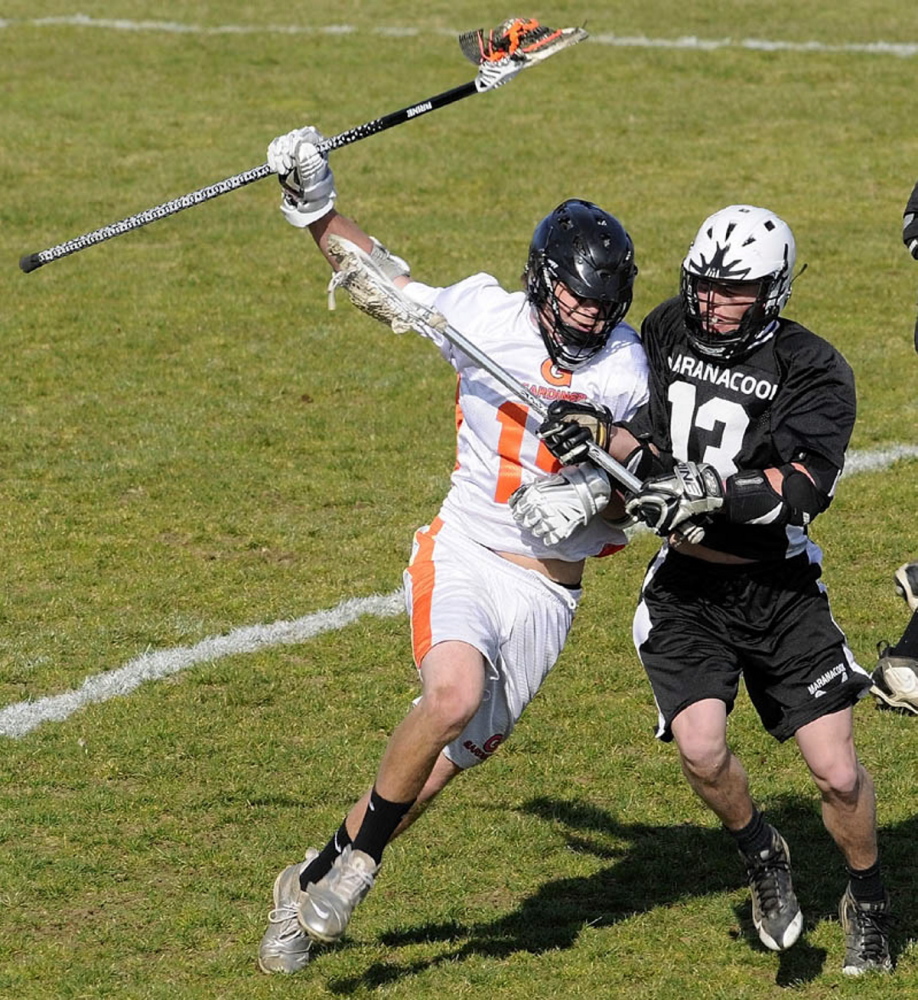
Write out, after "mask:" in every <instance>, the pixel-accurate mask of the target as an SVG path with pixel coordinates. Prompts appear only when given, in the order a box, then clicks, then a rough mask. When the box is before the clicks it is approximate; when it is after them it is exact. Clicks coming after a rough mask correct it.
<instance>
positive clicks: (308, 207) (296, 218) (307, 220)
mask: <svg viewBox="0 0 918 1000" xmlns="http://www.w3.org/2000/svg"><path fill="white" fill-rule="evenodd" d="M337 197H338V194H337V192H336V191H332V192H331V194H329V195H328V196H326V197H325V198H322V199H320V200H319V201H304V202H301V203H300V204H299V205H295V204H294V203H293V202H292V201H290V200H289V198H288V197H287V196H286V195H285V196H284V199H283V200H282V201H281V203H280V210H281V214H282V215H283V216H284V218H285V219H286V220H287V221H288V222H289V223H290V225H291V226H296V228H297V229H305V228H306V227H307V226H310V225H312V223H313V222H318V221H319V219H323V218H325V216H326V215H328V213H329V212H330V211H331V210H332V209H333V208H334V207H335V199H336V198H337Z"/></svg>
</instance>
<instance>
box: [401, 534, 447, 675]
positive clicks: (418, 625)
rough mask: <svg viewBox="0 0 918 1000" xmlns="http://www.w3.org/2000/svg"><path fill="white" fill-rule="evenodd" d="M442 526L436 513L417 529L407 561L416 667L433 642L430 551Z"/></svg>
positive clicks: (433, 576)
mask: <svg viewBox="0 0 918 1000" xmlns="http://www.w3.org/2000/svg"><path fill="white" fill-rule="evenodd" d="M442 527H443V521H442V520H441V519H440V518H439V517H435V518H434V519H433V520H432V521H431V522H430V527H429V528H428V529H427V530H426V531H424V532H420V531H419V532H418V533H417V536H416V537H417V542H418V547H417V549H416V550H415V553H414V556H413V557H412V559H411V562H410V563H409V564H408V575H409V576H410V577H411V648H412V651H413V654H414V662H415V663H416V664H417V666H419V667H420V665H421V660H423V659H424V657H425V656H426V655H427V654H428V653H429V652H430V647H431V645H432V642H433V627H432V625H431V621H430V608H431V603H432V602H433V589H434V583H435V582H436V572H437V571H436V567H435V566H434V561H433V552H434V541H435V539H436V537H437V533H438V532H439V531H440V529H441V528H442Z"/></svg>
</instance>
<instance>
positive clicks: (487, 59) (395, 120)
mask: <svg viewBox="0 0 918 1000" xmlns="http://www.w3.org/2000/svg"><path fill="white" fill-rule="evenodd" d="M586 37H587V33H586V31H585V30H584V29H583V28H558V29H553V28H548V27H546V26H545V25H543V24H539V22H538V21H536V20H533V19H525V18H510V19H508V20H506V21H504V22H503V23H502V24H501V25H500V26H499V27H497V28H494V29H492V30H490V31H484V30H481V29H479V30H478V31H466V32H464V33H463V34H461V35H460V36H459V46H460V48H461V49H462V53H463V55H464V56H466V58H467V59H469V60H471V62H473V63H475V65H476V66H478V73H477V74H476V76H475V79H474V80H470V81H469V82H468V83H465V84H462V85H461V86H459V87H454V88H453V89H452V90H446V91H444V92H443V93H442V94H437V95H435V96H434V97H428V98H427V99H426V100H422V101H418V102H417V103H416V104H411V105H409V106H408V107H406V108H401V109H399V110H398V111H392V112H390V113H389V114H387V115H383V116H382V117H380V118H374V119H373V120H372V121H369V122H366V123H365V124H363V125H357V126H355V127H354V128H349V129H347V131H345V132H341V133H340V134H338V135H334V136H332V137H331V138H328V139H324V140H323V141H322V142H320V143H319V144H318V146H317V149H318V150H319V152H321V153H329V152H331V151H332V150H333V149H340V148H341V147H342V146H347V145H350V143H352V142H359V141H360V140H361V139H366V138H367V137H368V136H371V135H376V133H377V132H382V131H384V130H385V129H388V128H392V127H393V126H395V125H401V124H402V123H404V122H408V121H411V120H412V119H414V118H420V117H421V116H422V115H425V114H428V113H429V112H431V111H436V110H437V109H439V108H443V107H446V105H448V104H452V103H453V102H454V101H461V100H462V99H463V98H465V97H470V96H471V95H472V94H481V93H485V92H486V91H488V90H494V88H495V87H499V86H501V85H502V84H504V83H507V82H508V81H509V80H512V79H513V77H515V76H516V75H517V73H519V72H520V71H521V70H524V69H527V68H528V67H529V66H533V65H535V64H536V63H538V62H542V61H543V60H544V59H547V58H548V57H549V56H553V55H554V54H555V53H556V52H560V51H561V50H562V49H566V48H569V47H570V46H571V45H576V44H577V43H578V42H582V41H583V40H584V39H585V38H586ZM272 172H273V171H272V170H271V168H270V167H269V166H268V164H267V163H263V164H262V165H261V166H260V167H253V168H252V169H251V170H245V171H243V172H242V173H241V174H234V175H233V176H232V177H227V178H226V179H225V180H222V181H218V182H217V183H216V184H211V185H210V186H208V187H204V188H200V189H199V190H197V191H192V192H191V193H190V194H185V195H182V196H181V197H180V198H175V199H174V200H172V201H167V202H164V203H163V204H162V205H157V206H156V207H155V208H148V209H146V210H145V211H143V212H138V213H137V214H136V215H129V216H128V217H127V218H125V219H121V220H120V221H118V222H113V223H111V224H110V225H107V226H103V227H102V228H101V229H95V230H93V231H92V232H89V233H84V234H83V235H82V236H77V237H75V238H74V239H72V240H67V241H66V242H65V243H59V244H58V245H57V246H53V247H49V248H48V249H47V250H39V251H38V252H37V253H31V254H26V255H25V256H24V257H22V258H21V259H20V261H19V267H20V269H21V270H23V271H25V272H26V273H27V274H28V273H29V272H30V271H35V270H37V269H38V268H39V267H42V266H43V265H44V264H49V263H51V261H54V260H58V259H59V258H61V257H67V256H68V255H70V254H73V253H77V252H78V251H80V250H85V249H86V248H87V247H91V246H95V244H96V243H102V242H103V241H104V240H110V239H112V238H113V237H115V236H121V235H122V234H123V233H129V232H130V231H131V230H132V229H139V228H140V227H141V226H145V225H147V224H148V223H150V222H155V221H156V220H157V219H164V218H166V217H167V216H169V215H175V213H176V212H181V211H182V210H183V209H186V208H191V207H192V206H193V205H200V204H201V203H202V202H205V201H210V200H211V199H212V198H217V197H219V196H220V195H223V194H227V193H229V192H230V191H235V190H237V188H241V187H245V185H247V184H251V183H252V182H253V181H260V180H262V179H263V178H265V177H268V176H270V175H271V174H272Z"/></svg>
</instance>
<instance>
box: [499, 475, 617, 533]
mask: <svg viewBox="0 0 918 1000" xmlns="http://www.w3.org/2000/svg"><path fill="white" fill-rule="evenodd" d="M611 497H612V487H611V486H610V485H609V480H608V477H607V476H606V475H605V473H603V472H600V470H599V469H597V468H596V467H595V466H593V465H570V466H565V467H564V468H563V469H561V470H560V471H559V472H558V473H556V474H555V475H553V476H549V477H548V478H547V479H540V480H538V481H537V482H535V483H530V484H529V485H528V486H521V487H520V488H519V489H518V490H516V492H514V493H513V495H512V496H511V497H510V501H509V503H510V510H511V512H512V513H513V517H514V520H515V521H516V522H517V523H518V524H520V525H522V526H523V527H524V528H527V529H528V530H529V531H531V532H532V534H533V535H535V536H536V538H540V539H541V540H542V541H543V542H545V544H546V545H557V544H558V543H559V542H563V541H564V540H565V539H566V538H570V536H571V535H572V534H573V533H574V532H575V531H576V530H577V529H578V528H582V527H583V526H584V525H585V524H587V523H589V521H590V520H591V519H592V518H593V516H594V515H596V514H598V513H599V512H600V511H601V510H603V509H604V508H605V507H606V506H607V505H608V503H609V500H610V499H611Z"/></svg>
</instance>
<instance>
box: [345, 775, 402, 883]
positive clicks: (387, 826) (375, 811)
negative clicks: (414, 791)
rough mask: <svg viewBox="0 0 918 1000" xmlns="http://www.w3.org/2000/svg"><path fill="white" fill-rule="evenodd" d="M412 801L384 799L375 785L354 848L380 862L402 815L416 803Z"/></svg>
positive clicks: (355, 838)
mask: <svg viewBox="0 0 918 1000" xmlns="http://www.w3.org/2000/svg"><path fill="white" fill-rule="evenodd" d="M414 803H415V800H414V799H412V800H411V801H410V802H390V801H389V800H388V799H384V798H383V797H382V796H381V795H380V794H379V793H378V792H377V791H376V788H375V786H374V788H373V791H372V792H370V802H369V804H368V805H367V812H366V815H365V816H364V817H363V822H362V823H361V824H360V829H359V830H358V831H357V836H356V837H354V850H355V851H363V852H364V853H365V854H369V855H370V857H371V858H372V859H373V860H374V861H375V862H376V863H377V864H379V863H380V862H381V861H382V853H383V850H384V849H385V847H386V844H388V843H389V841H390V840H391V839H392V834H393V833H395V830H396V828H397V827H398V825H399V823H401V821H402V817H403V816H404V815H405V813H407V812H408V810H409V809H410V808H411V807H412V806H413V805H414Z"/></svg>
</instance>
